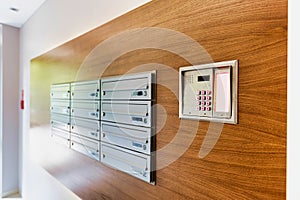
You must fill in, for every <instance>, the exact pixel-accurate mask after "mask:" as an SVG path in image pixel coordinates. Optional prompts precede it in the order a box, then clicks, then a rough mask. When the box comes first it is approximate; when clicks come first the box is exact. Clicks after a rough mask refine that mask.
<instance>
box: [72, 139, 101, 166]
mask: <svg viewBox="0 0 300 200" xmlns="http://www.w3.org/2000/svg"><path fill="white" fill-rule="evenodd" d="M71 148H72V149H73V150H75V151H78V152H80V153H82V154H85V155H87V156H89V157H90V158H93V159H95V160H98V161H99V160H100V142H99V141H96V140H91V139H89V138H85V137H82V136H79V135H75V134H71Z"/></svg>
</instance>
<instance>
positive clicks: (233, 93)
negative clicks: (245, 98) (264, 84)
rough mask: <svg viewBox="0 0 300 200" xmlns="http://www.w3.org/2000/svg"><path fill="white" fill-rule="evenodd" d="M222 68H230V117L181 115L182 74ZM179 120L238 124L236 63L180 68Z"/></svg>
mask: <svg viewBox="0 0 300 200" xmlns="http://www.w3.org/2000/svg"><path fill="white" fill-rule="evenodd" d="M224 67H230V79H231V80H230V86H231V88H230V98H231V102H230V105H229V106H230V109H231V113H230V117H229V118H226V117H223V118H222V117H216V116H196V115H189V114H184V113H183V107H184V101H183V99H184V91H183V90H184V87H185V86H184V78H183V77H184V73H186V72H190V71H195V70H199V72H200V73H201V70H206V69H213V70H219V69H222V68H224ZM179 118H182V119H192V120H203V121H212V122H222V123H229V124H236V123H238V61H237V60H231V61H225V62H217V63H209V64H203V65H195V66H188V67H181V68H180V69H179Z"/></svg>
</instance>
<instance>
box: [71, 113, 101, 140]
mask: <svg viewBox="0 0 300 200" xmlns="http://www.w3.org/2000/svg"><path fill="white" fill-rule="evenodd" d="M71 132H72V133H77V134H79V135H83V136H86V137H89V138H92V139H96V140H100V122H99V121H97V120H89V119H81V118H74V117H73V118H72V119H71Z"/></svg>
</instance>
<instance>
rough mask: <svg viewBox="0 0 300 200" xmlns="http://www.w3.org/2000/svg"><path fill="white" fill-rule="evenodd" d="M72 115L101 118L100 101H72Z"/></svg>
mask: <svg viewBox="0 0 300 200" xmlns="http://www.w3.org/2000/svg"><path fill="white" fill-rule="evenodd" d="M71 116H72V117H82V118H88V119H96V120H100V102H99V101H71Z"/></svg>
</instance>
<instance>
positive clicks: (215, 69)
mask: <svg viewBox="0 0 300 200" xmlns="http://www.w3.org/2000/svg"><path fill="white" fill-rule="evenodd" d="M237 68H238V61H237V60H232V61H225V62H219V63H209V64H203V65H196V66H189V67H181V68H180V70H179V71H180V76H179V80H180V83H179V85H180V89H179V94H180V99H179V117H180V118H185V119H195V120H204V121H214V122H225V123H232V124H236V123H237V91H238V89H237V82H238V78H237V77H238V76H237V74H238V69H237Z"/></svg>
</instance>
